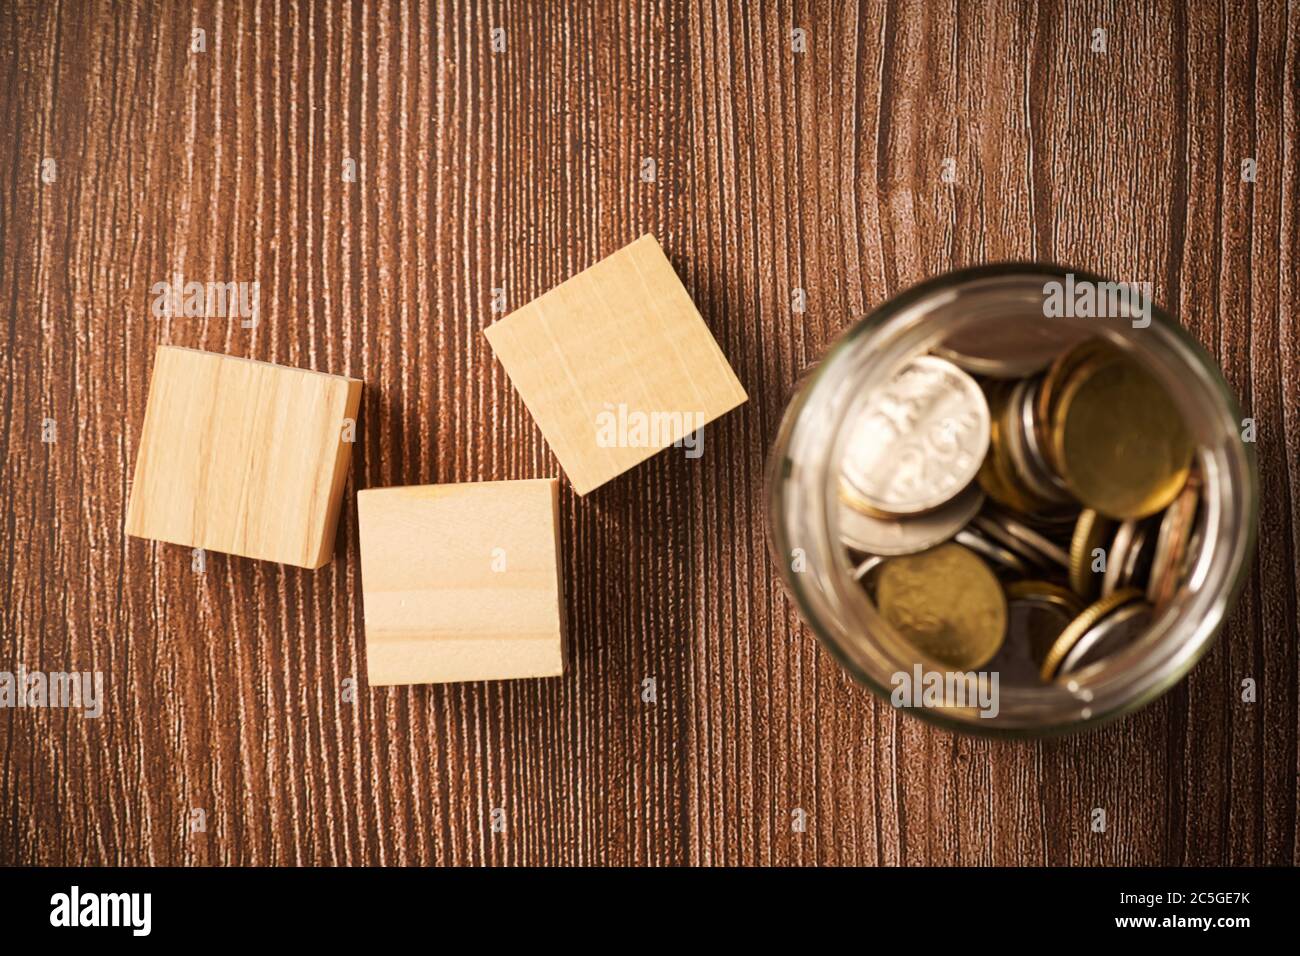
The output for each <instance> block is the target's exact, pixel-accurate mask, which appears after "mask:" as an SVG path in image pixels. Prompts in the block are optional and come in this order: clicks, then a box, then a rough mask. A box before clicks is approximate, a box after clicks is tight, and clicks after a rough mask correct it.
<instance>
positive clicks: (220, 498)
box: [126, 346, 361, 568]
mask: <svg viewBox="0 0 1300 956" xmlns="http://www.w3.org/2000/svg"><path fill="white" fill-rule="evenodd" d="M360 401H361V382H359V381H357V380H356V379H350V378H344V377H342V376H339V375H324V374H322V373H320V372H309V371H306V370H303V369H296V368H284V367H283V366H279V365H271V364H269V363H267V362H254V361H252V360H250V359H242V358H235V357H233V356H230V355H218V354H216V353H214V352H201V351H198V350H196V349H183V348H176V347H173V346H163V347H161V348H159V349H158V353H157V355H156V356H155V358H154V367H153V381H152V382H151V383H150V385H149V402H148V405H147V407H146V408H145V413H144V431H143V433H142V434H141V436H140V451H139V454H138V456H137V457H136V462H135V481H134V482H133V484H132V486H131V501H130V504H129V505H128V506H127V511H126V533H127V534H130V535H134V536H136V537H138V538H151V539H153V540H155V541H167V542H170V543H172V544H183V545H187V546H189V547H191V548H205V549H208V550H211V551H223V552H226V553H228V554H238V555H242V556H243V557H246V558H261V559H263V560H266V561H279V562H281V563H284V564H293V565H297V566H299V567H304V568H318V567H321V566H322V565H324V564H328V563H329V560H330V557H331V555H332V553H333V550H334V531H335V528H336V527H337V525H338V516H339V503H340V500H341V499H342V497H343V485H344V483H345V482H346V480H347V473H348V461H349V460H350V458H351V456H352V443H351V441H345V440H344V428H345V424H346V422H347V421H349V420H351V421H352V422H354V423H355V421H356V415H357V406H358V404H359V403H360Z"/></svg>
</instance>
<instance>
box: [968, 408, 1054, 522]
mask: <svg viewBox="0 0 1300 956" xmlns="http://www.w3.org/2000/svg"><path fill="white" fill-rule="evenodd" d="M986 399H987V402H988V408H989V413H990V416H991V417H990V424H989V451H988V455H987V456H986V457H985V459H984V463H983V464H982V465H981V466H980V469H979V473H978V474H977V475H976V480H977V481H979V483H980V487H981V488H983V489H984V492H985V494H987V495H988V496H989V497H990V498H992V499H993V500H994V501H996V502H997V503H998V504H1000V505H1003V506H1005V507H1007V508H1010V509H1011V510H1012V511H1019V512H1021V513H1022V514H1039V513H1044V512H1050V511H1051V510H1052V509H1053V507H1054V502H1052V501H1049V500H1047V499H1045V498H1042V497H1040V496H1039V495H1037V494H1035V493H1034V492H1033V490H1032V489H1030V488H1029V487H1027V486H1026V484H1025V482H1024V481H1023V480H1022V479H1021V478H1020V476H1019V473H1018V470H1017V468H1016V465H1015V463H1014V462H1013V461H1012V460H1011V455H1010V450H1009V448H1008V445H1009V440H1008V437H1007V433H1008V427H1007V420H1006V409H1007V405H1008V403H1009V401H1010V388H1009V387H1008V386H1007V383H1005V382H990V383H989V384H988V388H987V392H986Z"/></svg>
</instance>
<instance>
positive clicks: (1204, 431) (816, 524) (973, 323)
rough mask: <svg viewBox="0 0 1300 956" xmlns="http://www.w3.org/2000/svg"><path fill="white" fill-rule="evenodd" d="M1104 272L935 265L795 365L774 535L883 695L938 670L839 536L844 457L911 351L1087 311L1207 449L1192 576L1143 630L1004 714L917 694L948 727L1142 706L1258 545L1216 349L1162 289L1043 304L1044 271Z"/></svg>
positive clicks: (806, 613)
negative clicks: (1141, 311)
mask: <svg viewBox="0 0 1300 956" xmlns="http://www.w3.org/2000/svg"><path fill="white" fill-rule="evenodd" d="M1067 281H1068V282H1071V283H1079V282H1094V283H1100V282H1102V281H1103V280H1101V279H1099V278H1097V277H1095V276H1090V275H1088V274H1086V273H1080V272H1077V271H1076V272H1073V273H1070V274H1068V275H1067V273H1066V272H1065V271H1064V270H1062V269H1059V268H1057V267H1053V266H1046V265H1039V264H1022V263H1011V264H1002V265H992V266H982V267H977V268H972V269H967V270H963V271H959V272H953V273H949V274H946V275H942V276H939V277H937V278H934V279H931V280H928V281H926V282H923V283H921V284H920V285H917V286H914V287H913V288H911V289H908V290H907V291H905V292H903V293H901V294H900V295H897V296H895V297H894V298H892V299H890V300H889V301H887V302H885V303H884V304H883V305H881V306H880V307H879V308H877V309H876V310H875V311H874V312H872V313H871V314H870V315H868V316H867V317H866V318H864V319H862V320H861V321H859V322H858V323H856V324H855V325H854V326H853V327H852V328H851V329H849V330H848V331H847V332H846V333H845V334H844V335H843V336H841V338H840V339H839V340H838V341H837V342H836V343H835V344H834V345H833V346H832V348H831V349H830V351H829V352H828V353H827V355H826V356H825V358H824V359H823V360H822V361H821V362H820V363H819V364H818V365H817V366H816V367H815V368H813V369H812V370H810V372H809V373H807V374H806V375H805V376H804V378H803V379H802V380H801V382H800V384H799V386H798V390H797V392H796V394H795V396H794V398H793V399H792V400H791V401H790V404H789V405H788V407H787V409H786V412H785V415H784V418H783V420H782V423H781V428H780V431H779V433H778V435H777V438H776V442H775V444H774V446H773V448H772V451H771V454H770V457H769V461H768V469H767V491H766V495H767V507H768V530H769V536H768V542H769V547H770V551H771V554H772V557H773V559H774V560H775V561H776V563H777V565H778V566H779V567H780V569H781V574H782V577H783V579H784V581H785V584H786V587H787V590H788V592H789V594H790V595H791V596H792V597H793V598H794V600H795V602H796V604H797V606H798V608H799V611H800V614H801V615H802V617H803V619H804V620H805V621H806V622H807V623H808V625H809V626H810V627H811V628H812V630H813V632H814V633H815V634H816V635H817V637H818V638H819V639H820V640H821V641H822V643H823V644H825V645H826V647H827V648H828V649H829V650H830V652H831V653H832V654H833V655H834V656H835V658H836V659H837V660H838V661H839V662H840V663H841V664H842V665H843V666H844V667H845V668H847V670H848V671H849V672H850V673H851V674H852V675H853V676H854V677H855V678H856V679H857V680H858V681H860V682H861V683H863V684H865V685H867V686H868V687H869V688H871V689H872V690H873V691H875V692H876V693H877V694H879V695H881V696H882V697H884V698H885V699H887V700H888V699H890V697H891V694H892V693H893V689H894V687H895V686H897V675H898V674H900V673H910V672H912V671H913V669H914V668H915V667H916V666H917V665H918V664H923V665H925V666H926V667H928V668H932V669H933V670H935V671H939V670H942V669H943V665H941V664H938V663H936V662H932V661H927V660H925V659H924V658H923V657H922V656H920V655H919V653H918V651H916V650H915V649H914V648H913V647H912V646H910V645H909V644H907V643H906V642H905V641H904V640H903V639H902V638H901V637H900V636H899V635H898V634H897V633H896V632H895V631H894V629H893V628H892V627H890V626H889V625H888V624H887V623H885V621H884V620H883V619H882V618H881V616H880V615H879V614H878V613H877V611H876V609H875V608H874V607H873V605H872V603H871V601H870V599H869V598H868V596H867V593H866V591H865V590H864V588H863V587H862V586H861V585H860V584H859V583H858V582H857V581H855V579H854V570H855V563H854V561H853V560H852V558H851V555H850V553H849V552H848V550H847V549H846V548H845V547H844V546H843V545H841V544H840V543H839V541H840V535H839V533H838V525H839V504H838V502H839V496H838V486H839V478H840V463H841V461H842V460H843V458H844V453H845V450H846V447H847V442H848V438H849V436H850V434H851V431H852V430H851V429H850V428H847V427H846V423H850V422H856V421H858V420H859V418H860V416H861V415H862V413H863V411H864V409H865V406H866V403H867V400H868V398H869V396H870V395H871V394H872V393H873V392H875V391H876V390H878V389H879V388H880V387H881V386H882V385H883V384H884V383H886V382H887V381H888V380H889V379H891V378H892V377H893V376H894V375H895V374H897V372H898V371H899V370H900V369H901V368H902V367H903V366H904V365H905V364H906V363H907V362H909V361H910V360H911V359H912V358H914V357H915V356H917V355H919V354H922V353H926V352H929V351H931V350H932V349H934V348H936V347H937V346H940V345H941V343H942V342H944V341H945V340H947V339H949V338H950V337H951V336H953V335H954V333H957V332H961V333H962V334H963V335H967V334H969V333H970V332H971V331H972V330H974V331H978V329H979V327H980V324H981V323H989V322H990V321H991V320H993V319H995V318H1003V317H1006V316H1008V315H1016V316H1021V315H1023V316H1025V317H1026V318H1032V319H1034V320H1035V321H1040V322H1048V321H1051V322H1069V323H1073V324H1075V325H1080V326H1081V327H1082V326H1086V327H1087V329H1088V330H1089V331H1090V332H1091V333H1092V334H1095V335H1097V336H1100V337H1103V338H1105V339H1106V340H1108V341H1109V342H1111V343H1112V344H1113V345H1114V346H1116V347H1117V348H1119V349H1122V350H1124V351H1125V352H1127V353H1128V354H1130V355H1131V356H1133V357H1134V358H1136V359H1138V360H1140V361H1142V362H1143V363H1144V364H1145V365H1146V366H1147V367H1148V368H1149V369H1150V370H1151V372H1153V373H1154V374H1155V375H1156V376H1157V378H1158V379H1159V380H1160V381H1161V382H1162V383H1163V384H1164V386H1165V387H1166V388H1167V389H1168V391H1169V393H1170V395H1171V396H1172V397H1173V399H1174V401H1175V402H1176V404H1177V405H1178V407H1179V408H1180V410H1181V412H1182V414H1183V416H1184V418H1185V420H1186V423H1187V426H1188V429H1189V430H1190V432H1191V433H1192V435H1193V437H1194V438H1195V441H1196V443H1197V445H1198V446H1199V452H1198V456H1197V461H1198V464H1199V468H1200V472H1201V477H1202V482H1203V486H1202V496H1201V504H1200V509H1201V516H1200V518H1199V519H1198V522H1199V526H1200V529H1201V530H1200V544H1199V549H1198V551H1197V552H1196V553H1193V554H1192V555H1191V556H1190V566H1189V567H1190V570H1189V571H1188V573H1187V577H1186V580H1185V582H1184V584H1183V586H1182V587H1181V588H1180V589H1179V591H1178V592H1177V594H1176V595H1175V596H1174V598H1173V599H1172V600H1171V601H1169V602H1168V604H1167V605H1165V607H1164V608H1163V609H1162V611H1161V613H1160V614H1159V615H1158V616H1157V617H1156V619H1155V620H1153V621H1152V623H1151V626H1150V627H1149V628H1148V629H1147V631H1146V632H1145V634H1144V635H1142V636H1141V637H1139V638H1138V639H1137V640H1136V641H1134V642H1133V643H1132V644H1131V645H1129V646H1128V647H1126V648H1124V649H1123V650H1121V651H1119V652H1117V653H1116V654H1114V655H1113V656H1111V657H1108V658H1106V659H1104V660H1101V661H1098V662H1096V663H1094V664H1091V665H1089V666H1088V667H1086V668H1083V669H1082V670H1081V671H1079V672H1078V673H1072V674H1070V675H1069V677H1068V679H1064V680H1061V681H1058V682H1056V683H1050V684H1048V683H1045V684H1043V685H1041V686H1002V687H1000V689H999V701H998V706H997V712H996V715H995V716H991V717H990V716H981V713H980V711H979V710H978V709H977V708H975V707H973V706H957V705H953V704H943V705H941V706H938V707H918V708H909V709H912V710H913V712H915V713H916V714H917V715H918V716H920V717H922V718H925V719H927V720H931V721H933V722H934V723H937V724H939V725H941V726H945V727H948V728H950V729H954V730H959V731H964V732H971V733H982V734H990V735H1009V736H1020V737H1030V736H1043V735H1049V734H1056V733H1067V732H1071V731H1075V730H1079V729H1083V728H1085V727H1093V726H1096V725H1098V724H1100V723H1102V722H1105V721H1108V720H1112V719H1114V718H1116V717H1119V716H1121V715H1123V714H1126V713H1129V712H1131V711H1133V710H1136V709H1138V708H1139V707H1143V706H1145V705H1146V704H1149V703H1150V702H1151V701H1153V700H1155V699H1156V698H1157V697H1159V696H1160V695H1161V694H1162V693H1164V692H1165V691H1166V690H1168V689H1169V688H1170V687H1171V686H1173V684H1175V683H1176V682H1177V681H1179V680H1180V679H1181V678H1182V677H1184V676H1185V675H1186V674H1187V672H1188V671H1189V670H1190V669H1191V668H1192V666H1193V665H1194V664H1195V663H1196V662H1197V661H1198V660H1199V659H1200V658H1201V656H1202V655H1203V654H1205V652H1206V651H1207V650H1208V649H1209V647H1210V645H1211V643H1212V642H1213V640H1214V638H1215V636H1216V634H1217V633H1218V631H1219V629H1220V627H1221V626H1222V625H1223V623H1224V620H1225V618H1226V616H1227V614H1228V612H1229V610H1230V608H1231V606H1232V604H1233V602H1234V600H1235V599H1236V596H1237V593H1238V591H1239V589H1240V587H1241V585H1242V583H1243V581H1244V579H1245V577H1246V572H1247V569H1248V568H1249V565H1250V559H1251V556H1252V555H1253V551H1254V541H1255V531H1256V524H1257V519H1258V515H1257V494H1258V491H1257V482H1258V479H1257V466H1256V462H1255V455H1254V446H1253V445H1252V444H1251V443H1248V442H1245V441H1243V439H1242V433H1241V429H1242V427H1243V424H1242V415H1241V412H1240V410H1239V408H1238V406H1237V403H1236V400H1235V399H1234V397H1233V395H1232V393H1231V391H1230V390H1229V388H1228V386H1227V383H1226V382H1225V381H1224V379H1223V376H1222V374H1221V372H1220V371H1219V368H1218V367H1217V366H1216V364H1215V363H1214V361H1213V360H1212V359H1211V358H1210V357H1209V356H1207V355H1206V354H1205V352H1203V351H1202V350H1201V349H1200V347H1199V346H1198V345H1197V344H1196V343H1195V342H1193V341H1192V339H1191V338H1190V337H1189V336H1188V335H1187V334H1186V333H1185V332H1184V331H1183V330H1182V329H1181V328H1180V327H1179V326H1178V325H1177V323H1176V322H1174V321H1173V319H1171V318H1170V317H1169V316H1168V315H1167V314H1166V313H1165V312H1164V311H1162V310H1161V309H1160V308H1159V307H1157V306H1156V305H1154V304H1151V306H1150V313H1149V317H1150V322H1149V324H1147V325H1146V326H1145V327H1138V325H1139V323H1135V322H1134V321H1132V320H1131V318H1130V317H1129V316H1124V317H1122V318H1115V317H1112V318H1110V319H1096V318H1064V317H1062V318H1046V317H1045V313H1044V298H1045V286H1046V284H1047V283H1051V282H1060V283H1063V284H1064V283H1066V282H1067Z"/></svg>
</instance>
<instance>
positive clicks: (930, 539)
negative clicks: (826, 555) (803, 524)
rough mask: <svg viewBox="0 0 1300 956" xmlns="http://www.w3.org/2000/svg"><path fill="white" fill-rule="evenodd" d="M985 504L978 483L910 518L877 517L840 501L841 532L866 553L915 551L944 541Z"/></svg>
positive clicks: (848, 542)
mask: <svg viewBox="0 0 1300 956" xmlns="http://www.w3.org/2000/svg"><path fill="white" fill-rule="evenodd" d="M983 506H984V492H983V491H981V490H980V486H979V485H978V484H976V483H975V482H971V483H970V485H968V486H967V487H966V488H965V489H964V490H963V491H962V492H961V493H960V494H958V495H957V497H955V498H953V499H952V500H951V501H949V502H948V503H947V504H946V505H944V506H943V507H942V508H937V509H935V510H934V511H929V512H926V513H925V514H923V515H914V516H912V517H907V518H876V517H873V516H872V515H868V514H863V513H862V512H861V511H858V510H857V509H856V508H853V507H852V506H851V505H849V504H848V503H847V502H844V501H841V502H840V508H839V528H838V531H839V536H840V540H841V541H842V542H844V544H845V545H846V546H848V547H850V548H852V549H853V550H855V551H861V552H863V553H864V554H878V555H884V556H886V557H894V556H896V555H900V554H915V553H916V552H918V551H925V550H926V549H927V548H933V547H934V546H935V545H937V544H943V542H945V541H947V540H948V539H949V538H951V537H952V536H953V535H955V534H956V533H957V532H958V531H960V530H961V529H962V528H964V527H965V526H966V525H967V523H969V521H970V519H971V518H973V517H975V515H977V514H978V513H979V510H980V508H982V507H983Z"/></svg>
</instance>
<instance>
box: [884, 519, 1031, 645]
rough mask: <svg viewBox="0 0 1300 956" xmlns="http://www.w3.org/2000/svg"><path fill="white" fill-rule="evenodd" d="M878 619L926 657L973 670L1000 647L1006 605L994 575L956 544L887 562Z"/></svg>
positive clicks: (942, 545) (1003, 631)
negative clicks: (881, 619)
mask: <svg viewBox="0 0 1300 956" xmlns="http://www.w3.org/2000/svg"><path fill="white" fill-rule="evenodd" d="M876 601H877V606H878V607H879V609H880V614H881V616H882V617H883V618H884V619H885V621H886V622H888V623H889V624H891V625H892V626H893V627H894V628H895V629H897V630H898V632H899V634H901V635H902V637H903V638H904V639H906V640H907V641H908V642H909V643H911V644H912V645H913V646H914V647H916V648H917V650H919V651H921V652H922V653H923V654H925V655H926V656H928V657H931V658H933V659H934V660H936V661H938V662H940V663H942V664H944V665H946V666H948V667H951V668H954V669H956V670H962V671H969V670H976V669H978V668H979V667H981V666H982V665H984V664H985V663H987V662H988V661H989V660H990V659H991V658H992V657H993V655H994V654H996V653H997V651H998V648H999V647H1000V646H1001V645H1002V641H1003V638H1004V637H1005V635H1006V629H1007V602H1006V598H1005V597H1004V596H1003V594H1002V587H1001V585H999V584H998V579H997V578H996V577H994V575H993V572H992V571H990V570H989V569H988V566H987V565H985V564H984V562H983V561H981V560H980V559H979V558H978V557H976V556H975V555H974V554H972V553H971V552H970V551H968V550H966V549H965V548H963V547H961V546H960V545H957V544H951V543H949V544H941V545H939V547H937V548H932V549H931V550H929V551H923V552H922V553H920V554H911V555H907V556H905V557H900V558H891V559H890V560H888V561H886V562H885V563H884V564H883V565H881V567H880V569H879V571H878V572H877V580H876Z"/></svg>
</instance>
